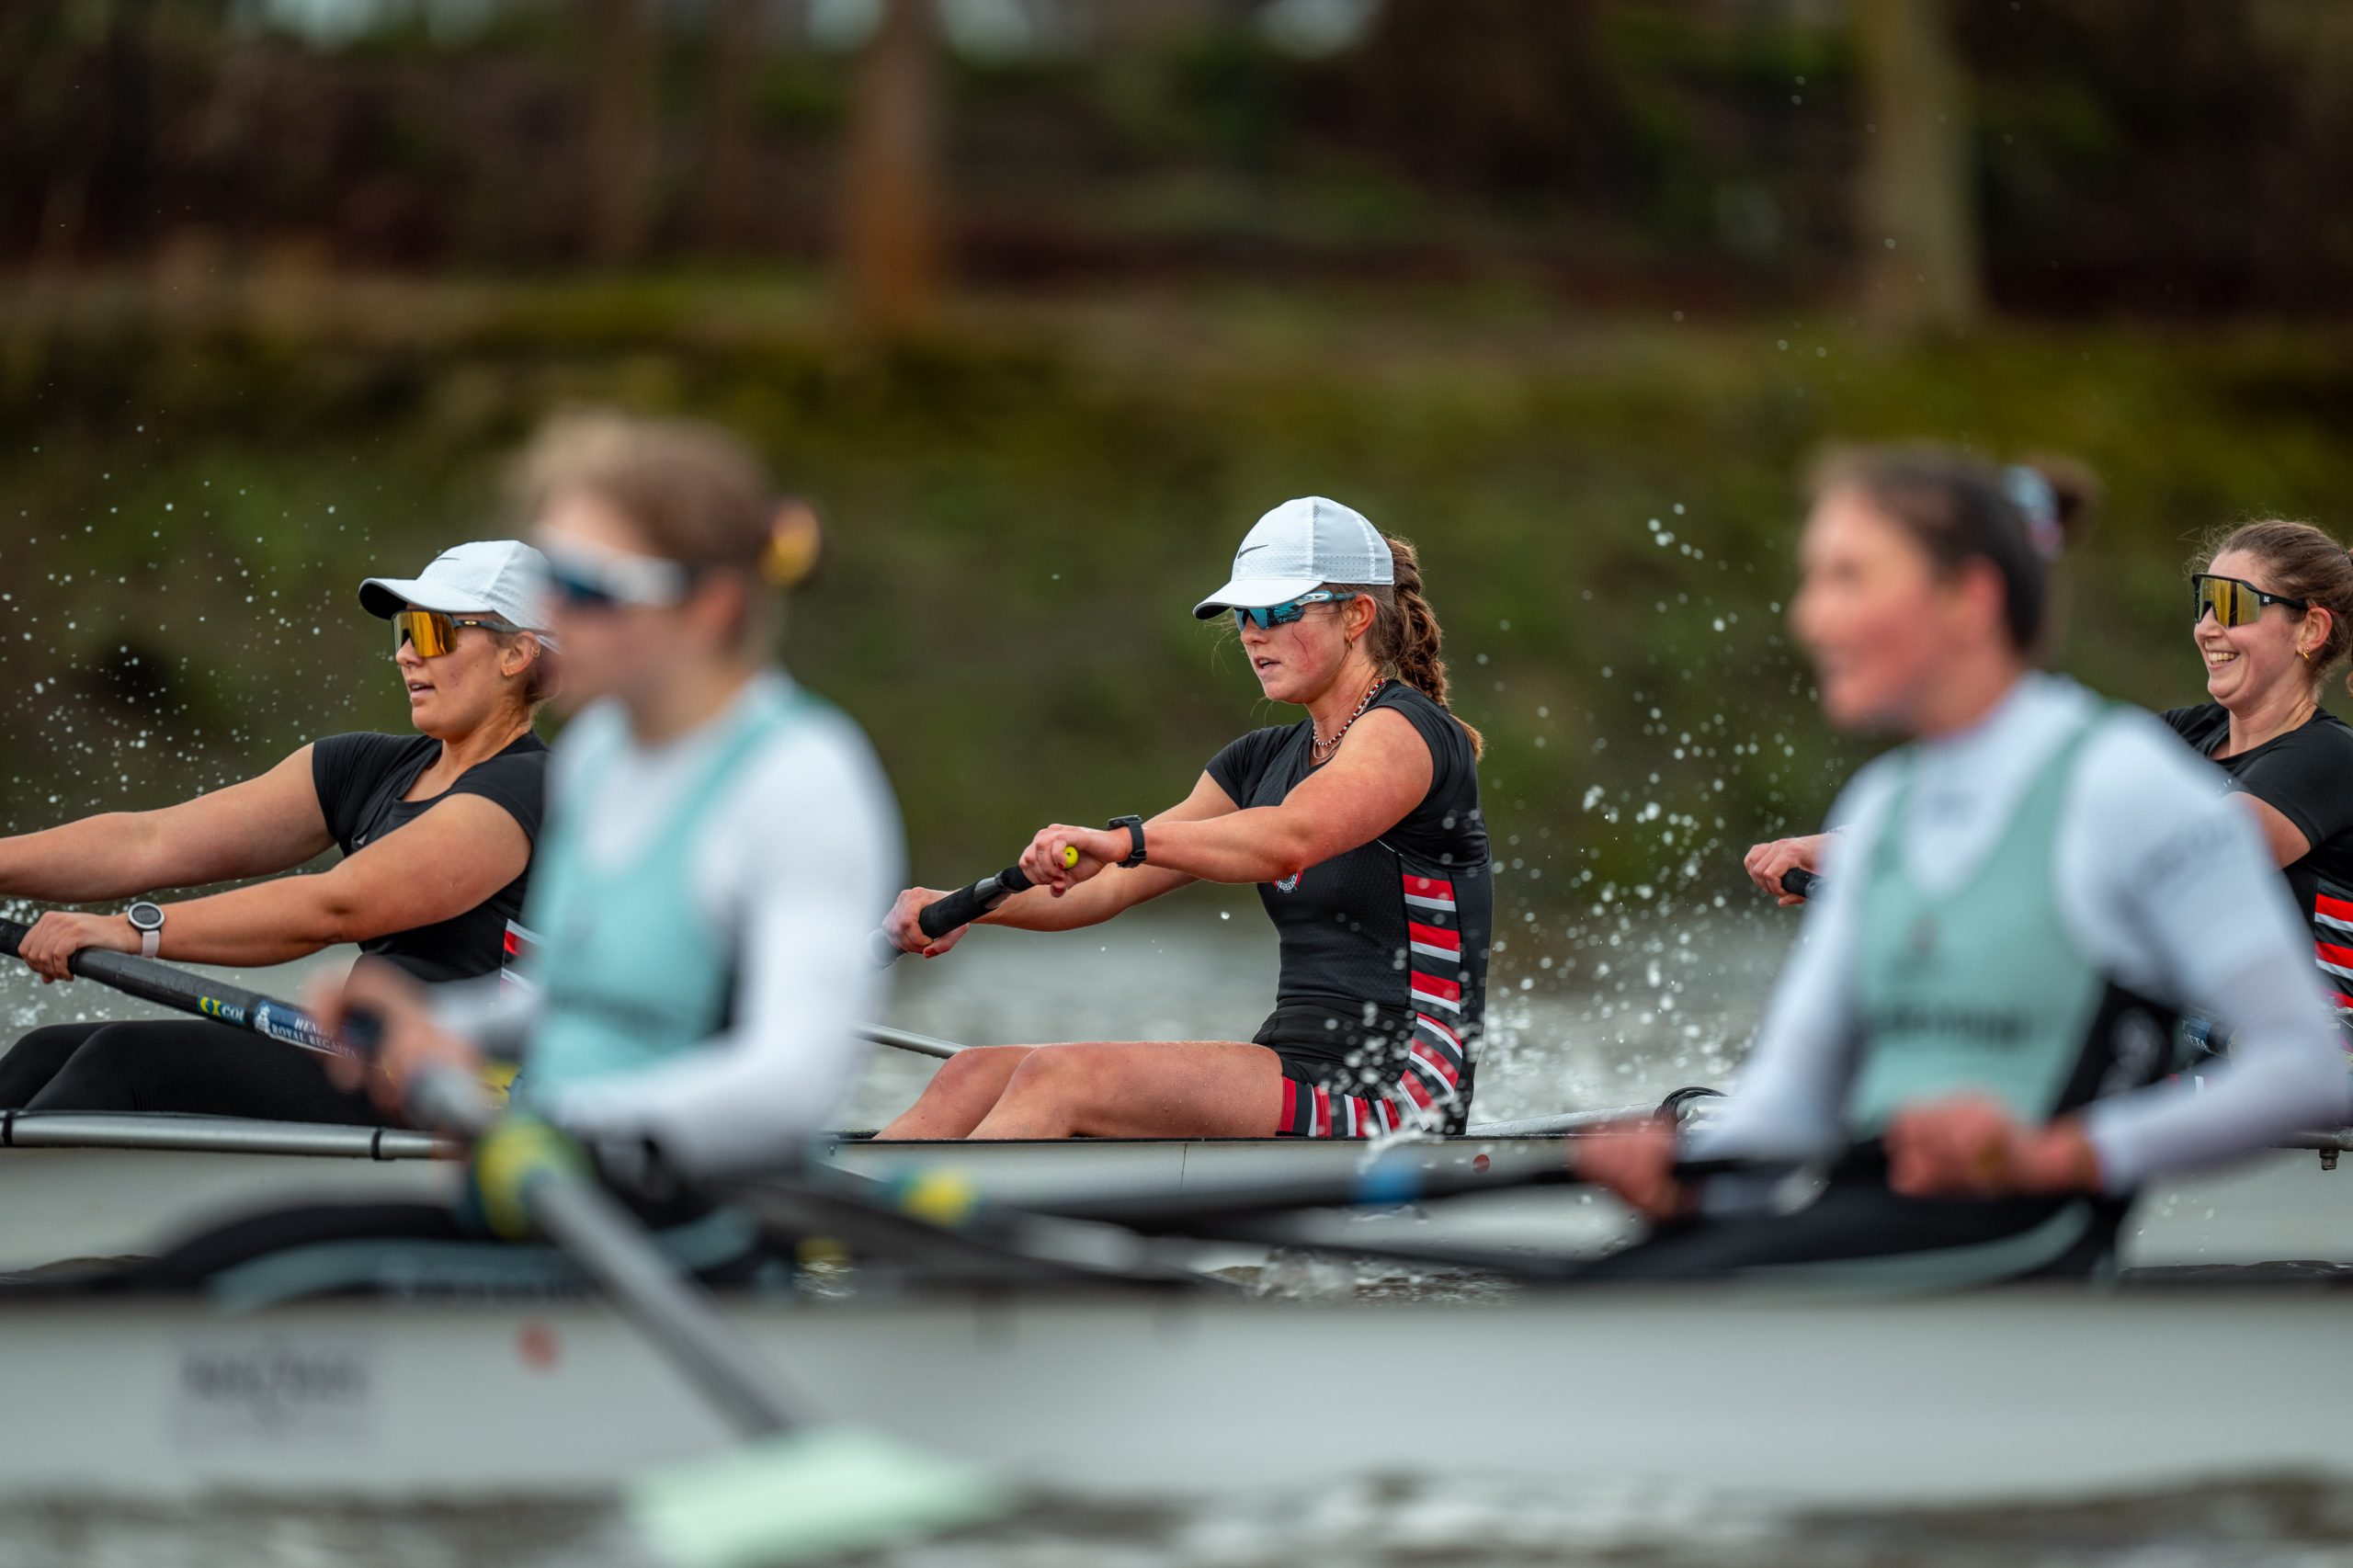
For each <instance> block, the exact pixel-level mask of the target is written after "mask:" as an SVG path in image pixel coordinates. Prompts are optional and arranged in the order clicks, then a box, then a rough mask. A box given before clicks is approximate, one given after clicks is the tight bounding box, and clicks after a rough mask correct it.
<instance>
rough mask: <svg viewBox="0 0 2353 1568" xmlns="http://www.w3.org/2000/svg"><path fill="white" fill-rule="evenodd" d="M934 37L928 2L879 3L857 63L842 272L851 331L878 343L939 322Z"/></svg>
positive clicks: (943, 270) (934, 16)
mask: <svg viewBox="0 0 2353 1568" xmlns="http://www.w3.org/2000/svg"><path fill="white" fill-rule="evenodd" d="M938 30H939V17H938V9H937V7H936V6H935V4H934V0H882V15H881V23H880V25H879V26H878V27H877V28H875V32H874V38H873V40H872V41H871V42H870V43H869V44H868V45H867V48H866V55H865V58H864V59H863V60H862V61H860V62H859V63H858V88H857V100H856V103H855V105H854V106H853V108H852V109H851V113H850V126H849V149H848V155H847V162H846V165H845V170H844V179H843V193H842V194H843V209H842V247H841V265H842V270H843V284H844V292H845V297H846V298H847V301H848V304H849V310H850V316H851V319H852V321H853V322H855V323H856V324H857V325H858V327H859V328H860V330H862V331H865V332H869V333H871V334H874V335H879V336H886V337H887V336H895V335H902V334H904V333H907V332H910V331H913V330H915V329H917V328H920V327H921V326H922V325H923V324H925V323H926V321H928V320H929V319H930V318H931V317H932V316H933V315H934V314H935V313H936V312H937V311H938V305H939V296H940V292H941V290H942V288H943V287H944V284H945V281H946V278H947V264H946V258H945V255H944V246H943V242H942V237H941V232H940V231H941V223H940V215H939V176H938V140H939V136H938V129H939V115H940V108H939V81H938V58H937V57H938Z"/></svg>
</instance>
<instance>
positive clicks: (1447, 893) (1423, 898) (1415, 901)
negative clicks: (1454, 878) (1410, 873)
mask: <svg viewBox="0 0 2353 1568" xmlns="http://www.w3.org/2000/svg"><path fill="white" fill-rule="evenodd" d="M1405 902H1406V903H1409V904H1412V905H1413V906H1414V907H1415V908H1416V909H1443V910H1445V911H1446V912H1447V913H1449V915H1450V914H1452V913H1453V912H1454V884H1453V883H1452V882H1442V881H1438V879H1437V878H1436V877H1407V878H1406V879H1405Z"/></svg>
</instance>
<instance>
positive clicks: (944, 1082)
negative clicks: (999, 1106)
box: [874, 1045, 1037, 1143]
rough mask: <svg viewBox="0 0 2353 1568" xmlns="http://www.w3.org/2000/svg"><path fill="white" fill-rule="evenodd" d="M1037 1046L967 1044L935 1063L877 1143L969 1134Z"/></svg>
mask: <svg viewBox="0 0 2353 1568" xmlns="http://www.w3.org/2000/svg"><path fill="white" fill-rule="evenodd" d="M1036 1049H1037V1047H1035V1046H1029V1045H974V1046H967V1047H965V1048H964V1049H963V1050H961V1051H958V1052H957V1053H956V1054H955V1055H953V1056H951V1057H949V1059H948V1060H947V1061H945V1062H941V1063H940V1064H939V1071H938V1072H937V1073H934V1074H932V1075H931V1082H930V1083H928V1084H926V1085H924V1091H923V1093H922V1094H921V1095H920V1096H916V1099H915V1104H913V1105H911V1106H909V1107H908V1108H906V1109H904V1110H903V1111H901V1112H900V1113H899V1114H898V1116H897V1118H896V1119H893V1120H892V1123H891V1125H890V1126H888V1127H885V1128H884V1129H883V1130H882V1131H880V1132H877V1133H876V1134H875V1135H874V1141H875V1142H878V1143H879V1142H883V1141H884V1140H886V1139H897V1138H969V1137H971V1136H972V1129H974V1128H975V1127H978V1126H979V1125H980V1124H981V1119H982V1118H983V1117H985V1116H986V1115H988V1113H989V1112H990V1111H991V1110H992V1109H994V1108H995V1106H996V1102H997V1096H999V1095H1002V1094H1003V1093H1005V1085H1006V1083H1007V1082H1008V1081H1009V1080H1010V1079H1011V1078H1012V1077H1013V1074H1014V1070H1015V1069H1017V1068H1018V1067H1019V1066H1020V1065H1021V1062H1022V1059H1023V1058H1024V1057H1026V1056H1028V1055H1029V1053H1030V1052H1031V1051H1034V1050H1036Z"/></svg>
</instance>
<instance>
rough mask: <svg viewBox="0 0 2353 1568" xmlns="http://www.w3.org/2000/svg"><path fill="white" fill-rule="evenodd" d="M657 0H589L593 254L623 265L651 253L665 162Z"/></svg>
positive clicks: (588, 184)
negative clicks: (662, 154) (658, 181)
mask: <svg viewBox="0 0 2353 1568" xmlns="http://www.w3.org/2000/svg"><path fill="white" fill-rule="evenodd" d="M587 4H588V25H589V53H590V59H589V81H588V93H589V99H588V133H587V135H586V137H585V139H584V141H583V143H582V145H583V148H584V150H585V153H586V156H587V168H586V169H585V171H584V178H583V181H582V187H581V188H582V190H583V192H584V193H585V198H586V204H587V229H588V233H587V240H588V255H589V258H590V259H591V260H593V261H595V262H597V264H599V265H600V266H605V267H621V266H626V265H628V264H629V263H631V262H633V261H636V260H638V259H640V258H641V257H642V256H644V254H645V246H646V242H647V241H648V240H649V239H650V238H651V237H652V235H653V230H654V178H655V176H656V174H657V172H658V165H659V163H660V157H659V151H660V138H661V119H660V115H659V112H658V111H659V105H658V103H657V102H656V99H655V94H656V91H657V89H658V86H659V84H660V76H659V74H657V71H656V66H657V63H658V62H657V61H656V59H655V52H656V50H657V48H658V46H659V43H660V40H659V38H658V36H657V34H656V30H655V26H654V0H587Z"/></svg>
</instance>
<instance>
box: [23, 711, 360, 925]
mask: <svg viewBox="0 0 2353 1568" xmlns="http://www.w3.org/2000/svg"><path fill="white" fill-rule="evenodd" d="M334 846H335V840H334V839H333V837H332V836H330V835H329V834H328V832H327V823H326V815H325V813H324V812H322V811H321V810H320V808H319V795H318V790H317V788H316V786H315V785H313V783H312V781H311V748H310V747H309V746H304V747H303V748H302V749H301V750H300V751H298V752H296V753H295V754H294V755H293V756H290V757H288V758H287V759H286V760H285V761H283V762H281V763H279V764H278V766H277V767H273V768H271V769H270V770H269V771H268V772H267V773H265V774H263V775H262V776H261V777H259V778H248V779H246V780H245V781H244V783H242V784H232V785H231V786H229V787H228V788H227V789H225V790H214V791H213V792H212V793H211V794H209V795H199V796H198V797H197V798H196V799H194V800H192V801H181V802H180V803H179V804H177V805H176V806H165V807H164V808H162V809H161V810H159V811H152V812H106V813H104V814H103V815H99V816H94V817H85V818H83V819H82V820H81V821H79V822H72V823H67V824H63V826H60V827H52V828H47V829H44V830H43V831H41V832H39V833H26V834H18V835H15V836H13V837H9V838H0V893H14V894H17V895H18V896H21V897H26V898H38V899H45V900H48V901H50V902H51V903H96V902H98V901H100V900H105V899H117V898H132V897H136V896H137V895H138V894H141V893H145V892H154V891H155V890H156V889H158V888H177V887H196V886H200V885H201V884H203V883H206V882H218V881H228V880H230V879H231V878H234V877H258V876H266V875H267V874H269V873H270V872H273V871H283V870H286V869H289V868H290V867H294V866H299V865H301V863H302V862H303V861H305V860H308V859H309V858H311V857H313V856H314V855H317V854H321V853H323V852H324V851H325V850H328V849H331V848H333V847H334Z"/></svg>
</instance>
